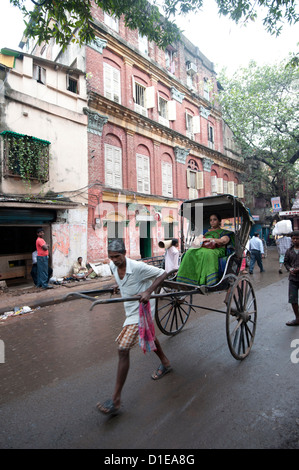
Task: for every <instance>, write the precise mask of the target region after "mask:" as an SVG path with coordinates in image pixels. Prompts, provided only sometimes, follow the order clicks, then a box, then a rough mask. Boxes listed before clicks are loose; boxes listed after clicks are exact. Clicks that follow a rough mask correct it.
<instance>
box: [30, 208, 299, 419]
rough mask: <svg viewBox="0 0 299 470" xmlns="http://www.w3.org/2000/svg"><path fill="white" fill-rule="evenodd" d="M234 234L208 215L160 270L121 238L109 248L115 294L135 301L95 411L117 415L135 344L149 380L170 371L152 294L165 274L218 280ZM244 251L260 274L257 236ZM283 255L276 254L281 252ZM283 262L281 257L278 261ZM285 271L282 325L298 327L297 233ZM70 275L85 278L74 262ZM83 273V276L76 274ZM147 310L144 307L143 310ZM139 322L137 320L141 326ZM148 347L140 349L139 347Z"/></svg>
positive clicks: (43, 271)
mask: <svg viewBox="0 0 299 470" xmlns="http://www.w3.org/2000/svg"><path fill="white" fill-rule="evenodd" d="M43 235H44V232H43V229H39V230H38V238H37V241H36V247H37V278H38V285H39V286H41V287H43V288H47V287H48V285H47V282H48V264H47V259H48V245H47V244H46V242H45V241H44V240H43ZM233 242H234V234H233V232H230V231H228V230H224V229H222V228H221V217H220V216H219V215H218V214H211V216H210V229H209V230H207V231H206V233H204V234H203V235H199V236H198V237H197V238H196V239H195V240H194V242H193V244H192V246H191V248H190V249H189V250H187V252H186V253H185V254H184V256H183V257H182V260H181V263H179V249H178V245H179V242H178V240H177V239H173V240H172V243H171V246H170V247H169V248H168V249H167V250H166V254H165V269H162V268H159V267H156V266H152V265H150V264H148V263H144V262H142V261H137V260H132V259H130V258H127V256H126V248H125V245H124V242H123V240H122V239H114V240H112V241H111V242H110V243H109V245H108V258H109V259H110V264H109V266H110V270H111V274H112V275H114V278H115V281H116V286H115V288H114V292H120V294H121V296H122V297H138V298H139V302H138V301H136V300H134V301H133V300H132V301H128V302H124V310H125V321H124V324H123V328H122V330H121V332H120V334H119V335H118V336H117V338H116V341H117V343H118V367H117V373H116V382H115V388H114V391H113V394H112V396H111V398H109V399H108V400H106V401H104V402H103V403H102V402H101V403H98V404H97V409H98V411H100V412H102V413H103V414H105V415H114V414H117V413H118V412H119V410H120V406H121V396H122V390H123V387H124V384H125V381H126V378H127V375H128V372H129V366H130V351H131V349H132V348H133V347H134V346H135V345H136V344H137V343H138V342H139V344H140V345H141V344H142V345H143V346H142V347H143V350H144V352H146V350H148V351H154V352H155V353H156V355H157V356H158V358H159V360H160V364H159V366H158V367H157V369H156V370H155V371H154V372H153V374H152V376H151V377H152V379H153V380H159V379H161V378H162V377H164V376H165V375H166V374H168V373H169V372H171V370H172V367H171V363H170V360H169V359H168V357H167V356H166V355H165V353H164V351H163V349H162V347H161V344H160V342H159V340H158V339H157V337H156V336H155V332H154V326H153V316H154V311H155V300H153V299H150V297H151V294H152V293H153V292H154V291H155V290H156V288H157V287H158V286H160V285H161V284H162V283H163V281H164V280H165V279H166V278H167V277H168V275H169V272H171V271H173V270H177V276H176V279H177V281H180V282H184V283H189V284H197V285H203V284H205V285H212V284H214V283H216V282H217V281H218V259H219V257H222V256H224V255H225V252H226V246H227V245H228V244H229V243H232V244H233ZM249 250H250V255H251V263H250V268H249V272H250V273H252V272H253V267H254V264H255V262H257V263H258V266H259V268H260V271H261V272H263V271H264V269H263V265H262V256H263V245H262V242H261V240H260V239H259V237H258V234H255V236H254V237H253V238H252V239H251V240H250V244H249ZM282 251H283V250H282V249H281V252H282ZM281 260H282V258H281ZM283 263H284V266H285V267H286V269H287V271H289V303H291V305H292V308H293V311H294V315H295V319H294V320H292V321H289V322H287V325H288V326H297V325H299V312H298V292H299V231H298V230H297V231H294V232H293V233H292V234H291V246H290V247H289V248H288V249H287V250H286V252H285V253H284V260H283ZM75 269H76V271H77V272H76V273H74V275H77V276H78V275H79V276H80V275H81V276H87V275H88V269H87V268H86V266H85V265H84V264H83V263H82V258H81V257H79V258H78V261H77V266H76V268H75ZM81 273H82V274H81ZM145 306H146V308H145ZM141 320H142V321H141ZM145 343H147V347H146V348H145V346H144V344H145Z"/></svg>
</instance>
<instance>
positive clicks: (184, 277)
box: [176, 229, 233, 286]
mask: <svg viewBox="0 0 299 470" xmlns="http://www.w3.org/2000/svg"><path fill="white" fill-rule="evenodd" d="M224 235H227V236H228V237H230V240H232V239H231V235H233V232H229V231H228V230H224V229H217V230H213V231H210V232H209V231H208V232H206V233H205V234H204V237H205V238H221V237H223V236H224ZM225 255H226V246H219V247H217V248H214V249H210V248H204V247H199V248H189V250H188V251H186V253H185V254H184V256H183V257H182V261H181V264H180V267H179V270H178V274H177V277H176V280H177V281H178V282H184V283H186V284H192V285H199V286H204V285H205V286H213V285H214V284H216V283H217V282H218V280H219V279H218V278H219V275H218V270H219V262H218V260H219V258H222V257H224V256H225Z"/></svg>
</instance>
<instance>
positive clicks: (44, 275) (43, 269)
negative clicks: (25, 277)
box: [36, 228, 53, 289]
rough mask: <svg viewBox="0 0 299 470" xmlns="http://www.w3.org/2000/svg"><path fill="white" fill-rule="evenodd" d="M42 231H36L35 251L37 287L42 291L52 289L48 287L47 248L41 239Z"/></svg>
mask: <svg viewBox="0 0 299 470" xmlns="http://www.w3.org/2000/svg"><path fill="white" fill-rule="evenodd" d="M44 234H45V232H44V229H43V228H38V229H37V239H36V250H37V287H42V288H43V289H52V288H53V286H49V285H48V274H49V261H48V259H49V246H48V244H47V243H46V242H45V240H44V239H43V237H44Z"/></svg>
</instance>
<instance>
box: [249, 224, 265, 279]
mask: <svg viewBox="0 0 299 470" xmlns="http://www.w3.org/2000/svg"><path fill="white" fill-rule="evenodd" d="M249 251H250V266H249V274H253V268H254V265H255V262H257V264H258V267H259V268H260V272H261V273H263V272H264V271H265V270H264V267H263V262H262V258H263V256H264V247H263V242H262V240H260V238H259V234H258V232H256V233H255V234H254V237H252V238H251V240H250V242H249Z"/></svg>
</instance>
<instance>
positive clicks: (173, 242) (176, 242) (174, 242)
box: [171, 238, 179, 246]
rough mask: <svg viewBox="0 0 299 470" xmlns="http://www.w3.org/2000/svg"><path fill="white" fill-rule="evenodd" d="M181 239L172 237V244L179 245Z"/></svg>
mask: <svg viewBox="0 0 299 470" xmlns="http://www.w3.org/2000/svg"><path fill="white" fill-rule="evenodd" d="M178 243H179V241H178V239H177V238H173V239H172V242H171V246H175V245H178Z"/></svg>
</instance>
